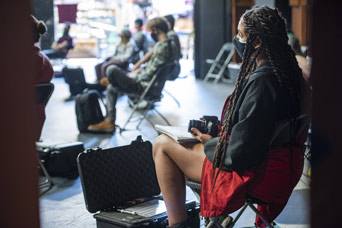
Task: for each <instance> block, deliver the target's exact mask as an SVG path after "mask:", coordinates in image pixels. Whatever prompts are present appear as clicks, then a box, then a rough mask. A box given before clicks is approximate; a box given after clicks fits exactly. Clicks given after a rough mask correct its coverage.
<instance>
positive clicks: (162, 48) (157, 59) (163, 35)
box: [89, 17, 174, 132]
mask: <svg viewBox="0 0 342 228" xmlns="http://www.w3.org/2000/svg"><path fill="white" fill-rule="evenodd" d="M147 30H148V31H149V32H151V36H152V37H153V39H154V40H155V41H156V42H157V44H156V46H155V48H154V52H153V54H152V56H151V60H150V61H149V63H148V65H147V66H146V67H145V68H144V69H140V68H139V69H136V70H135V71H132V72H129V73H128V74H127V73H125V72H124V71H122V70H121V69H120V68H118V67H116V66H110V67H108V69H107V76H108V77H106V78H103V79H102V80H101V83H102V84H104V85H107V93H106V98H107V111H108V116H107V117H106V118H105V120H104V121H103V122H101V123H98V124H94V125H90V126H89V129H90V130H92V131H106V132H114V131H115V119H116V108H115V106H116V101H117V98H118V95H119V92H125V93H128V94H141V93H142V92H143V90H144V89H145V86H146V85H147V84H148V82H149V81H150V80H151V79H152V77H153V75H154V74H155V73H156V72H157V70H158V69H159V68H160V67H162V66H163V65H165V64H166V63H169V62H172V61H174V56H173V53H174V51H172V45H171V41H170V40H169V39H168V37H167V32H168V30H169V27H168V24H167V21H166V20H165V19H164V18H160V17H157V18H153V19H151V20H149V21H148V23H147ZM154 86H155V87H154V88H152V89H158V88H159V87H158V85H154Z"/></svg>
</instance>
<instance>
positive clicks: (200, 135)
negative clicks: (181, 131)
mask: <svg viewBox="0 0 342 228" xmlns="http://www.w3.org/2000/svg"><path fill="white" fill-rule="evenodd" d="M191 131H192V132H193V134H192V136H193V137H194V138H195V139H197V140H198V141H200V142H201V143H203V144H205V143H206V142H207V141H209V140H210V139H212V138H213V136H211V135H208V134H203V133H202V132H200V131H199V130H198V129H197V128H194V127H193V128H191Z"/></svg>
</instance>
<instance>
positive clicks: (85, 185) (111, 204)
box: [77, 136, 199, 228]
mask: <svg viewBox="0 0 342 228" xmlns="http://www.w3.org/2000/svg"><path fill="white" fill-rule="evenodd" d="M77 164H78V169H79V174H80V178H81V184H82V189H83V194H84V199H85V204H86V207H87V210H88V211H89V212H91V213H95V212H98V213H96V214H95V215H94V218H95V219H96V223H97V228H114V227H166V225H167V215H166V211H161V212H160V213H157V212H154V213H152V214H151V211H153V210H151V209H152V208H156V207H157V206H161V207H163V206H164V205H163V204H164V201H163V200H162V198H161V197H160V196H159V197H158V195H159V194H160V189H159V185H158V181H157V177H156V172H155V167H154V162H153V158H152V144H151V142H149V141H145V142H144V141H143V140H142V139H141V136H138V137H137V139H136V140H135V141H133V142H132V143H131V144H130V145H126V146H121V147H115V148H109V149H101V148H97V149H88V150H86V151H85V152H84V153H81V154H79V156H78V158H77ZM132 205H133V206H132ZM99 211H100V212H99ZM190 212H191V213H190ZM149 213H150V214H149ZM188 215H191V218H192V220H191V221H192V222H193V224H196V225H192V226H191V227H199V206H198V205H197V204H196V203H195V202H194V201H192V202H188Z"/></svg>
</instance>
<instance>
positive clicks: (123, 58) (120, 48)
mask: <svg viewBox="0 0 342 228" xmlns="http://www.w3.org/2000/svg"><path fill="white" fill-rule="evenodd" d="M120 38H121V39H120V43H119V44H118V45H117V46H116V48H115V53H114V55H113V56H112V57H111V58H108V59H107V60H106V61H105V62H103V63H99V64H97V65H96V66H95V72H96V78H97V80H98V81H100V80H101V79H102V78H103V77H106V69H107V67H108V66H110V65H113V64H114V65H116V66H118V67H120V68H121V69H123V70H126V69H127V67H128V64H129V62H130V60H131V58H132V55H133V53H134V46H133V44H132V43H131V42H130V39H131V32H130V31H129V30H126V29H124V30H122V31H121V33H120Z"/></svg>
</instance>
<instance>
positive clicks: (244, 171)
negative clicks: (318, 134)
mask: <svg viewBox="0 0 342 228" xmlns="http://www.w3.org/2000/svg"><path fill="white" fill-rule="evenodd" d="M233 43H234V45H235V49H236V51H237V53H238V54H239V55H241V57H242V60H243V62H242V65H241V69H240V72H239V76H238V79H237V83H236V85H235V89H234V91H233V93H232V94H231V96H229V97H228V99H227V101H226V102H225V104H224V108H223V111H222V116H221V131H220V133H219V135H218V136H217V137H212V136H210V135H207V134H203V133H201V132H200V131H199V130H197V129H195V128H193V129H192V131H193V132H195V136H194V137H195V138H196V139H198V140H199V141H200V142H201V143H198V144H192V145H186V146H185V145H180V144H178V143H176V142H174V141H173V140H172V139H171V138H169V137H168V136H166V135H161V136H159V137H158V138H157V140H156V142H155V144H154V147H153V156H154V161H155V167H156V172H157V177H158V181H159V185H160V188H161V191H162V194H163V197H164V200H165V202H166V207H167V212H168V219H169V226H170V227H187V223H186V211H185V204H184V201H185V178H184V177H186V178H188V179H191V180H194V181H198V182H201V183H202V189H201V215H202V216H204V217H214V216H220V215H227V214H229V213H232V212H234V211H235V210H237V209H239V208H240V207H241V206H242V205H243V204H244V201H245V196H246V194H248V195H251V196H253V197H256V198H258V199H261V200H263V201H264V202H268V203H270V204H266V205H263V206H259V208H258V209H259V211H261V213H262V214H263V215H264V216H265V217H266V218H268V220H269V221H273V220H274V219H275V218H276V217H277V216H278V215H279V213H280V212H281V211H282V209H283V208H284V206H285V205H286V203H287V200H288V198H289V197H290V195H291V193H292V190H293V188H294V187H295V185H296V184H297V182H298V181H299V178H300V176H301V173H302V168H303V146H304V142H303V140H301V141H299V140H298V139H297V138H295V137H294V133H293V131H294V130H293V129H294V128H295V124H296V122H297V121H296V120H297V118H298V116H299V115H300V114H301V113H302V112H304V110H303V108H302V103H303V99H304V92H305V91H306V90H305V89H304V88H305V84H304V80H303V77H302V72H301V70H300V68H299V67H298V63H297V61H296V58H295V54H294V52H293V51H292V50H291V47H290V46H289V45H288V36H287V33H286V28H285V20H284V18H283V17H281V16H280V14H279V12H278V11H277V10H276V9H272V8H269V7H267V6H264V7H258V6H256V7H254V8H252V9H250V10H248V11H246V12H245V13H244V14H243V16H242V17H241V19H240V21H239V25H238V34H237V35H236V37H234V40H233ZM304 103H305V102H304ZM290 120H291V123H292V124H291V130H290V131H289V133H288V135H286V137H284V139H281V140H280V141H279V140H278V142H277V144H276V145H270V141H271V138H272V136H273V134H274V132H275V130H276V129H277V126H279V125H280V123H282V122H284V121H290ZM256 226H265V224H263V222H262V221H261V220H260V219H259V218H256Z"/></svg>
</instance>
